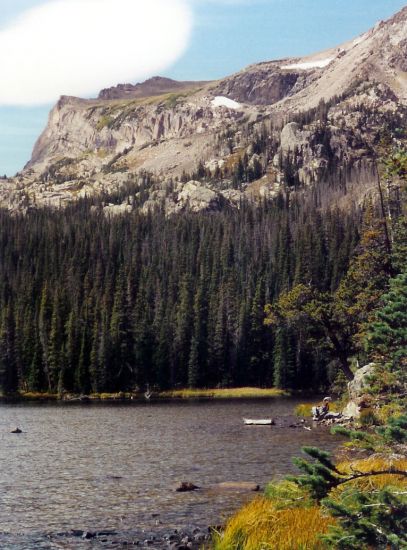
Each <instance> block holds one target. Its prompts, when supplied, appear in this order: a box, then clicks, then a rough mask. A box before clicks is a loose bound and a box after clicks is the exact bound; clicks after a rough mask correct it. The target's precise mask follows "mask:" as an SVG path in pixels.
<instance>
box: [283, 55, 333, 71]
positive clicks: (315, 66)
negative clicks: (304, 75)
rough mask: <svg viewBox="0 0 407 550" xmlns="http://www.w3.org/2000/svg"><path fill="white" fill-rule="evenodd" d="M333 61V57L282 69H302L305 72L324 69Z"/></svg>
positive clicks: (286, 66) (294, 64)
mask: <svg viewBox="0 0 407 550" xmlns="http://www.w3.org/2000/svg"><path fill="white" fill-rule="evenodd" d="M332 59H333V58H332V57H328V58H327V59H317V60H316V61H305V62H304V63H292V64H291V65H281V67H280V69H300V70H304V71H307V70H308V69H323V68H324V67H327V66H328V65H329V64H330V63H331V61H332Z"/></svg>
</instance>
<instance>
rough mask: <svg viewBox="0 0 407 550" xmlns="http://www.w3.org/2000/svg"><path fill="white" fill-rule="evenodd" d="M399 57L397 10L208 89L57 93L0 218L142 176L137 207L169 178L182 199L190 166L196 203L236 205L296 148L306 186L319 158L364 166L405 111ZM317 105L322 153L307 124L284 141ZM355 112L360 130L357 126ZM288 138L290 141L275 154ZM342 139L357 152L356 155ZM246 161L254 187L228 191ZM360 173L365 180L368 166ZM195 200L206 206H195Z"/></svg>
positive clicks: (403, 26)
mask: <svg viewBox="0 0 407 550" xmlns="http://www.w3.org/2000/svg"><path fill="white" fill-rule="evenodd" d="M406 57H407V8H403V9H402V10H401V11H400V12H398V13H397V14H395V15H394V16H393V17H391V18H390V19H388V20H387V21H380V22H378V23H377V24H376V25H375V26H374V27H373V28H372V29H370V30H369V31H367V32H365V33H363V34H361V35H359V36H358V37H356V38H355V39H354V40H351V41H348V42H346V43H344V44H342V45H339V46H336V47H333V48H330V49H328V50H324V51H322V52H318V53H316V54H312V55H308V56H304V57H295V58H286V59H282V60H274V61H266V62H261V63H257V64H252V65H249V66H248V67H246V68H244V69H243V70H241V71H239V72H237V73H235V74H233V75H230V76H228V77H226V78H224V79H220V80H218V81H211V82H202V81H200V82H190V81H185V82H177V81H174V80H171V79H166V78H164V77H153V78H152V79H149V80H147V81H146V82H144V83H140V84H135V85H130V84H129V85H128V84H124V85H117V86H114V87H112V88H107V89H105V90H102V91H101V92H100V94H99V97H98V98H96V99H90V100H84V99H80V98H73V97H67V96H62V97H61V99H60V100H59V101H58V103H57V104H56V106H55V107H54V108H53V109H52V111H51V113H50V115H49V121H48V125H47V127H46V128H45V130H44V132H43V133H42V134H41V136H40V137H39V139H38V140H37V142H36V144H35V146H34V150H33V155H32V158H31V160H30V161H29V162H28V164H27V165H26V167H25V168H24V170H23V171H22V172H21V173H20V174H19V175H18V177H17V178H15V179H10V180H8V181H6V182H4V183H3V186H2V189H1V191H0V205H2V206H3V207H6V208H9V209H10V210H20V209H23V210H24V209H27V208H31V207H33V206H38V205H49V206H53V207H59V206H63V205H65V204H69V202H71V201H72V200H75V199H76V198H78V197H81V196H89V195H92V194H94V193H96V194H98V193H101V192H104V193H105V192H108V191H109V190H114V189H116V188H117V187H120V186H122V185H125V184H126V183H128V181H129V180H132V181H133V180H134V179H137V178H140V176H142V175H143V174H144V173H145V172H149V173H152V174H153V175H154V177H155V178H156V179H157V180H158V181H160V182H161V186H160V185H158V189H155V190H154V193H155V195H154V194H153V195H151V196H149V197H148V200H147V203H148V201H149V200H150V202H151V201H152V202H151V204H150V206H148V207H146V208H147V209H148V208H150V207H151V206H152V205H154V204H155V203H157V200H161V201H162V200H164V201H165V200H166V199H167V198H168V196H167V194H166V192H164V191H163V189H164V190H165V189H166V186H167V183H168V181H170V180H174V179H175V180H176V181H178V182H179V183H178V187H177V193H178V195H179V194H182V193H183V191H184V188H183V183H182V180H183V179H185V175H189V176H191V179H193V180H194V181H197V180H198V183H199V180H202V177H201V178H199V177H198V176H197V171H198V167H199V166H200V165H203V166H204V171H206V175H205V177H204V178H203V179H205V178H206V180H211V181H209V182H208V181H200V183H199V185H195V187H194V193H195V194H197V193H198V195H199V192H197V189H199V188H205V189H206V191H205V193H206V195H208V193H207V190H210V191H212V192H213V193H215V194H216V196H217V197H218V198H219V197H220V195H222V197H223V198H224V199H226V201H227V202H228V203H230V204H232V205H233V204H238V203H239V201H240V200H241V198H242V197H245V198H253V197H254V196H257V197H261V196H265V195H267V196H273V194H276V193H278V192H279V190H280V188H281V183H284V174H283V171H282V170H281V166H279V161H278V157H279V156H281V155H283V157H284V155H285V156H287V154H286V153H287V151H289V150H290V149H291V153H293V152H294V149H295V150H299V155H298V156H299V157H301V158H299V159H297V160H296V166H294V169H295V170H296V172H297V179H298V180H299V181H300V182H301V183H302V184H306V185H310V184H312V181H314V180H315V179H318V177H320V176H318V173H322V172H323V167H324V165H326V164H327V162H328V160H329V159H328V156H329V154H330V153H329V151H328V149H330V150H334V151H335V153H334V155H335V156H336V162H337V164H339V163H340V162H341V161H342V160H343V159H348V158H350V157H352V158H353V161H352V162H356V161H357V158H356V157H357V155H358V154H359V153H360V155H359V156H360V159H363V158H367V157H369V159H370V161H369V162H370V164H374V157H375V154H374V152H373V149H374V144H375V140H377V139H378V138H377V135H378V132H379V131H380V127H381V126H383V124H387V122H386V120H387V119H388V118H389V117H394V118H395V119H396V118H397V117H398V114H400V113H402V112H403V111H404V109H405V108H406V106H407V73H406V71H405V69H406V68H407V66H406V65H405V59H406ZM322 104H325V105H329V109H328V112H327V113H324V116H327V124H328V126H329V132H330V138H329V139H331V141H332V140H333V141H332V143H330V144H329V147H326V146H323V145H321V144H319V145H321V147H319V149H318V147H316V146H315V143H314V142H315V135H316V132H317V124H316V123H317V121H318V118H314V121H310V123H309V124H308V127H307V128H305V127H304V125H302V126H301V124H300V125H299V126H298V127H296V129H295V131H294V129H293V128H294V127H293V126H291V127H290V128H288V129H286V131H285V132H284V133H283V131H284V128H285V126H286V125H287V123H292V122H295V118H296V117H298V115H300V114H301V113H303V114H304V116H305V113H307V112H311V111H313V110H314V111H316V112H317V111H318V106H319V105H322ZM365 111H367V112H368V113H369V120H370V121H369V123H368V124H367V125H366V124H363V123H362V119H363V118H364V117H365V114H364V112H365ZM341 112H342V113H344V114H341ZM315 116H317V115H315ZM366 116H367V115H366ZM376 119H377V120H376ZM379 119H380V120H379ZM264 126H267V129H268V136H269V137H268V139H269V140H270V143H269V146H268V148H269V149H271V148H273V151H272V152H270V151H269V152H268V153H267V154H265V153H264V152H262V153H261V154H260V155H258V158H257V157H254V156H253V152H252V151H251V149H250V141H251V138H252V136H254V135H256V134H258V133H259V132H261V131H262V128H263V127H264ZM290 129H291V131H290ZM318 131H319V130H318ZM287 139H288V141H289V142H290V143H289V145H288V147H287V143H286V145H285V147H284V146H283V145H284V144H283V141H284V140H285V142H287ZM352 141H353V142H355V144H359V145H358V147H359V149H357V148H356V149H355V148H354V149H355V151H356V154H355V151H352ZM369 150H370V152H369ZM357 151H359V153H358V152H357ZM366 151H368V152H366ZM328 153H329V154H328ZM245 155H246V156H248V160H247V163H249V164H250V163H251V164H252V165H253V164H256V163H258V164H260V165H261V170H257V171H256V175H259V176H261V178H256V181H257V184H256V185H257V187H256V185H254V186H253V185H252V184H253V183H256V181H254V180H252V181H246V182H244V181H242V182H240V186H238V187H239V189H236V182H233V181H232V180H233V170H235V169H237V168H238V164H239V162H243V158H244V157H245ZM276 157H277V160H276ZM245 162H246V161H245ZM363 162H364V161H363ZM280 164H281V163H280ZM225 167H226V168H227V169H226V168H225ZM368 171H370V172H371V173H372V174H374V169H373V168H372V167H370V168H369V169H368ZM201 172H202V170H201ZM219 174H220V175H219ZM192 176H195V177H194V178H192ZM216 177H217V178H218V181H216ZM372 178H373V179H372V182H373V180H374V175H372ZM262 179H263V181H261V180H262ZM372 182H371V184H372ZM184 183H186V182H185V181H184ZM192 187H193V186H191V185H190V186H189V188H190V189H192ZM254 188H255V189H257V191H253V189H254ZM224 191H227V193H225V192H224ZM157 192H158V194H157ZM184 194H185V193H184ZM362 194H363V192H362ZM173 202H174V204H172V205H169V206H168V208H169V213H171V212H172V211H179V208H181V209H182V208H184V206H185V205H184V206H180V204H181V205H183V204H184V202H183V201H182V200H181V199H180V197H179V196H178V197H175V199H174V201H173ZM186 202H188V201H186ZM200 202H202V204H203V208H207V207H208V204H207V203H206V202H205V200H203V201H199V200H198V203H200ZM177 205H178V206H177ZM178 207H179V208H178ZM197 208H198V209H200V207H198V206H197Z"/></svg>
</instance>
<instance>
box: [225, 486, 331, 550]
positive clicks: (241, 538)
mask: <svg viewBox="0 0 407 550" xmlns="http://www.w3.org/2000/svg"><path fill="white" fill-rule="evenodd" d="M333 523H334V520H333V519H332V518H330V517H328V516H325V515H324V514H323V512H322V510H321V508H318V507H311V508H294V509H283V510H276V508H275V507H274V505H273V503H272V502H271V501H270V500H268V499H266V498H264V497H263V498H257V499H256V500H254V501H252V502H250V503H249V504H247V505H246V506H244V507H243V508H242V509H241V510H240V511H239V512H237V514H235V516H233V517H232V518H231V519H230V521H229V522H228V523H227V525H226V529H225V531H224V532H223V533H222V534H219V535H217V536H216V537H215V541H214V547H215V550H232V549H233V550H277V549H278V550H294V549H302V550H317V549H323V548H325V546H324V544H323V543H322V542H321V541H320V540H319V537H320V535H321V534H324V533H326V532H327V530H328V528H329V526H330V525H332V524H333Z"/></svg>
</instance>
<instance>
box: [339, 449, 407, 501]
mask: <svg viewBox="0 0 407 550" xmlns="http://www.w3.org/2000/svg"><path fill="white" fill-rule="evenodd" d="M336 467H337V469H338V470H339V471H340V472H343V473H344V474H354V473H357V472H364V473H366V472H380V471H383V470H389V469H394V470H399V471H403V472H407V458H391V457H386V458H383V457H380V456H371V457H369V458H365V459H362V460H352V461H350V462H349V461H347V462H341V463H339V464H337V466H336ZM388 486H393V487H400V488H406V487H407V477H403V476H400V475H397V474H379V475H372V476H368V477H362V478H360V479H357V480H354V481H350V482H349V483H344V484H342V485H340V486H339V487H338V488H336V489H334V490H333V491H332V492H331V495H330V496H331V497H333V498H335V496H336V495H339V494H340V493H341V492H342V491H344V490H345V489H347V488H349V487H357V488H358V489H360V490H362V491H373V490H375V489H383V488H384V487H388Z"/></svg>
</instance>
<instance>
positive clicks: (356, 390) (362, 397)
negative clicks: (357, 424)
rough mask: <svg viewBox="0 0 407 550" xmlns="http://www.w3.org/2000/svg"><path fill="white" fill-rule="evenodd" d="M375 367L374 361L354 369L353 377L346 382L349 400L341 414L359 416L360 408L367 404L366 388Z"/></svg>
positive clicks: (354, 417)
mask: <svg viewBox="0 0 407 550" xmlns="http://www.w3.org/2000/svg"><path fill="white" fill-rule="evenodd" d="M375 368H376V365H375V363H369V364H368V365H365V366H364V367H362V368H360V369H358V370H357V371H356V373H355V377H354V379H353V380H352V381H351V382H349V384H348V392H349V401H348V403H347V404H346V406H345V408H344V409H343V411H342V414H343V416H345V417H347V418H353V419H355V420H356V419H358V418H360V412H361V410H362V409H365V408H367V407H368V406H369V396H368V395H366V390H367V389H368V388H369V385H370V379H371V376H372V375H373V374H374V372H375Z"/></svg>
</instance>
